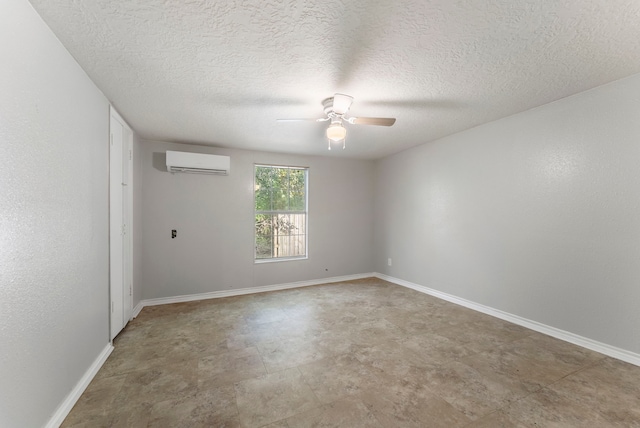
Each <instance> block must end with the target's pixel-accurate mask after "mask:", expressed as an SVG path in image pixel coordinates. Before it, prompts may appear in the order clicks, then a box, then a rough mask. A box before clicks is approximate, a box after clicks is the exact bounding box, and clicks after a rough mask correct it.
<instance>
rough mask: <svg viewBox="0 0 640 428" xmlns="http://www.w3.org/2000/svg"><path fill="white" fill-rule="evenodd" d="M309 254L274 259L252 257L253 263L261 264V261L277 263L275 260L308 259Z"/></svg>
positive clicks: (293, 260)
mask: <svg viewBox="0 0 640 428" xmlns="http://www.w3.org/2000/svg"><path fill="white" fill-rule="evenodd" d="M308 259H309V256H304V257H280V258H275V259H254V260H253V264H255V265H261V264H263V263H277V262H295V261H297V260H308Z"/></svg>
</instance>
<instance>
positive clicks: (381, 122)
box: [347, 117, 396, 126]
mask: <svg viewBox="0 0 640 428" xmlns="http://www.w3.org/2000/svg"><path fill="white" fill-rule="evenodd" d="M347 122H349V123H351V124H353V125H377V126H391V125H393V124H394V123H396V119H395V118H394V117H350V118H349V119H347Z"/></svg>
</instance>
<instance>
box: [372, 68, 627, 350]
mask: <svg viewBox="0 0 640 428" xmlns="http://www.w3.org/2000/svg"><path fill="white" fill-rule="evenodd" d="M638 94H640V75H636V76H632V77H630V78H627V79H624V80H620V81H617V82H613V83H611V84H608V85H605V86H602V87H599V88H596V89H593V90H590V91H588V92H584V93H581V94H578V95H575V96H573V97H570V98H566V99H563V100H560V101H557V102H555V103H552V104H548V105H545V106H542V107H539V108H536V109H533V110H530V111H526V112H523V113H520V114H517V115H514V116H511V117H507V118H505V119H501V120H498V121H496V122H492V123H489V124H486V125H482V126H479V127H477V128H474V129H471V130H468V131H466V132H462V133H459V134H456V135H452V136H450V137H447V138H443V139H440V140H437V141H435V142H432V143H428V144H425V145H422V146H419V147H416V148H413V149H410V150H407V151H405V152H402V153H399V154H396V155H394V156H391V157H388V158H385V159H383V160H381V161H378V162H377V164H376V201H375V212H376V218H375V231H376V233H375V248H376V255H375V268H376V270H377V271H378V272H381V273H385V274H388V275H391V276H394V277H397V278H401V279H404V280H407V281H410V282H414V283H417V284H420V285H424V286H427V287H431V288H434V289H436V290H439V291H442V292H445V293H450V294H452V295H455V296H458V297H462V298H465V299H468V300H471V301H474V302H477V303H481V304H484V305H487V306H490V307H493V308H496V309H500V310H503V311H506V312H509V313H512V314H516V315H519V316H521V317H524V318H527V319H530V320H534V321H538V322H541V323H543V324H546V325H549V326H553V327H556V328H559V329H562V330H566V331H569V332H572V333H575V334H578V335H581V336H584V337H587V338H591V339H594V340H597V341H600V342H604V343H607V344H610V345H613V346H617V347H620V348H623V349H626V350H630V351H632V352H636V353H638V352H640V335H639V334H638V332H639V331H640V310H638V303H639V302H640V286H639V284H640V215H639V214H640V97H639V96H638ZM389 257H390V258H392V261H393V265H392V266H391V267H389V266H387V258H389Z"/></svg>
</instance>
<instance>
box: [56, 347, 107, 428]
mask: <svg viewBox="0 0 640 428" xmlns="http://www.w3.org/2000/svg"><path fill="white" fill-rule="evenodd" d="M112 351H113V346H112V345H111V344H108V345H107V346H106V347H105V348H104V349H103V350H102V352H101V353H100V355H98V358H96V359H95V361H94V362H93V364H91V367H89V369H87V371H86V372H85V374H84V375H83V376H82V378H81V379H80V381H79V382H78V383H77V384H76V386H75V387H74V388H73V389H72V390H71V392H70V393H69V395H67V397H66V398H65V399H64V401H63V402H62V403H61V404H60V405H59V406H58V408H57V409H56V411H55V412H54V413H53V416H51V419H49V421H48V422H47V424H46V425H45V428H58V427H59V426H60V425H62V422H63V421H64V418H66V417H67V415H68V414H69V412H70V411H71V409H73V406H75V404H76V402H77V401H78V399H79V398H80V396H81V395H82V393H83V392H84V390H85V389H87V386H89V383H91V381H92V380H93V378H94V377H95V375H96V374H97V373H98V370H100V367H102V365H103V364H104V362H105V361H107V358H108V357H109V355H110V354H111V352H112Z"/></svg>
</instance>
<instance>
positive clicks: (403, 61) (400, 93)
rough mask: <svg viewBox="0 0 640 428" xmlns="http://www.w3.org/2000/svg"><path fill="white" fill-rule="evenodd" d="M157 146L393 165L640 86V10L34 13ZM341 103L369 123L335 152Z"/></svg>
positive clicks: (282, 5) (488, 1) (510, 1)
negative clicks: (411, 150)
mask: <svg viewBox="0 0 640 428" xmlns="http://www.w3.org/2000/svg"><path fill="white" fill-rule="evenodd" d="M31 3H32V4H33V5H34V7H35V9H36V10H37V11H38V12H39V13H40V15H41V16H42V17H43V19H44V20H45V22H46V23H47V24H48V25H49V26H50V27H51V28H52V30H53V31H54V32H55V34H56V35H57V36H58V37H59V39H60V40H61V41H62V43H63V44H64V45H65V46H66V47H67V49H68V50H69V51H70V52H71V54H72V55H73V56H74V57H75V58H76V60H77V61H78V62H79V63H80V65H81V66H82V67H83V68H84V69H85V70H86V72H87V73H88V74H89V76H90V77H91V78H92V79H93V81H94V82H95V83H96V84H97V85H98V86H99V87H100V89H102V91H103V92H104V93H105V95H106V96H107V97H108V98H109V99H110V100H111V102H112V103H113V104H114V105H115V107H116V108H117V109H118V110H119V111H120V113H121V114H122V115H123V116H124V117H125V118H126V119H127V121H128V122H129V123H130V124H131V125H132V126H133V128H134V129H135V130H136V131H137V132H138V133H139V134H140V136H141V137H143V138H146V139H157V140H163V141H175V142H190V143H198V144H207V145H215V146H221V147H235V148H244V149H256V150H267V151H283V152H291V153H306V154H318V155H330V156H340V157H358V158H369V159H372V158H379V157H382V156H385V155H388V154H391V153H395V152H397V151H400V150H403V149H406V148H408V147H411V146H414V145H417V144H421V143H425V142H427V141H430V140H433V139H435V138H438V137H442V136H445V135H448V134H452V133H454V132H457V131H461V130H463V129H467V128H470V127H473V126H475V125H478V124H481V123H485V122H488V121H491V120H495V119H498V118H500V117H504V116H508V115H511V114H514V113H517V112H520V111H523V110H527V109H529V108H532V107H535V106H538V105H542V104H545V103H548V102H551V101H553V100H557V99H559V98H563V97H566V96H568V95H571V94H574V93H577V92H580V91H583V90H586V89H589V88H592V87H595V86H598V85H601V84H604V83H607V82H610V81H612V80H616V79H619V78H622V77H625V76H628V75H631V74H634V73H639V72H640V1H638V0H568V1H552V0H549V1H541V0H460V1H451V0H432V1H402V2H400V1H398V2H394V1H367V0H360V1H357V2H356V1H347V0H323V1H304V0H236V1H210V0H185V1H170V0H137V1H131V0H91V1H87V0H31ZM335 92H341V93H346V94H349V95H352V96H354V97H355V102H354V104H353V105H352V108H351V113H352V114H353V115H354V116H385V117H396V118H397V119H398V120H397V122H396V124H395V125H394V126H393V127H391V128H385V127H372V126H357V125H351V126H349V125H347V126H348V135H347V149H346V150H345V151H343V150H341V149H340V150H335V149H334V150H332V151H331V152H327V149H326V139H325V138H324V129H325V128H326V126H327V124H326V123H314V122H293V123H291V122H287V123H278V122H276V119H278V118H290V117H296V118H297V117H320V116H321V115H322V105H321V101H322V100H323V99H324V98H326V97H329V96H331V95H333V93H335ZM337 148H338V147H336V149H337Z"/></svg>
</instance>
